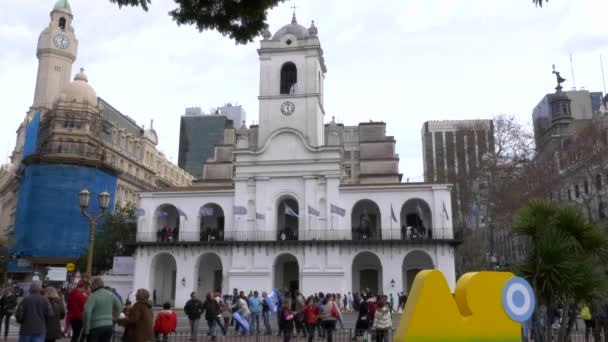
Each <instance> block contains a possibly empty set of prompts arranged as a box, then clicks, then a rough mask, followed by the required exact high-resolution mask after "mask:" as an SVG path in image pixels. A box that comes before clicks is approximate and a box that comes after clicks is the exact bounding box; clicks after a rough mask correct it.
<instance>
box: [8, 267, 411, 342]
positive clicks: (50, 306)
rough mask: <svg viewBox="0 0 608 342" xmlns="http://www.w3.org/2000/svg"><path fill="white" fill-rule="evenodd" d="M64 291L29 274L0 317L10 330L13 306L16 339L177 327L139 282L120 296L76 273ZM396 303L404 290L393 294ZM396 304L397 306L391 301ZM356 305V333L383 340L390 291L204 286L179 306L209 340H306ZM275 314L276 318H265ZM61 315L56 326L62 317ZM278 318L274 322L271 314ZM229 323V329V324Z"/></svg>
mask: <svg viewBox="0 0 608 342" xmlns="http://www.w3.org/2000/svg"><path fill="white" fill-rule="evenodd" d="M65 297H66V299H65V305H64V299H63V298H62V296H61V292H58V291H57V290H56V289H55V288H53V287H42V284H41V283H40V282H38V281H34V282H33V283H32V285H31V288H30V294H29V296H27V297H25V298H24V299H23V300H22V301H21V303H20V304H19V305H17V296H16V295H15V293H14V291H13V290H12V288H7V289H6V290H4V292H3V296H2V297H1V298H0V313H1V315H0V332H1V328H2V326H1V323H2V321H3V320H4V324H5V333H4V336H5V339H6V337H7V336H8V331H9V322H10V317H11V316H12V315H13V314H14V315H15V319H16V321H17V323H18V324H19V337H20V339H19V341H20V342H21V341H23V342H30V341H32V342H41V341H55V340H57V339H61V338H64V337H69V338H71V342H83V341H87V342H109V341H111V340H112V336H113V334H114V331H115V326H116V325H118V326H122V327H124V332H123V333H122V340H123V341H129V342H130V341H134V342H139V341H141V342H144V341H150V340H155V341H168V340H169V337H170V335H171V334H172V333H175V332H176V331H177V321H178V318H177V314H176V312H174V311H173V310H172V308H171V303H164V304H163V308H162V310H161V311H159V312H158V313H157V314H156V317H154V312H153V310H152V301H151V298H150V292H149V291H148V290H146V289H139V290H137V292H136V294H135V303H133V304H131V303H130V302H129V300H128V299H127V302H126V303H125V305H124V307H123V305H122V299H121V298H120V296H119V295H118V293H116V291H114V290H113V289H111V288H108V287H106V286H104V283H103V280H102V279H101V278H92V279H91V281H90V282H89V281H86V280H80V281H79V282H78V283H77V286H76V287H75V288H74V289H72V290H71V291H69V293H67V295H66V296H65ZM398 297H399V306H401V302H402V301H401V298H402V294H399V295H398ZM396 309H397V310H399V307H397V308H396ZM352 311H355V312H357V320H356V326H355V334H354V339H356V338H357V337H363V336H365V337H366V338H368V339H369V338H371V337H372V336H373V337H374V338H375V339H376V341H378V342H385V341H388V339H389V335H390V331H391V329H392V314H393V312H394V311H395V307H394V298H393V296H392V295H390V296H385V295H378V296H374V295H371V294H369V293H365V292H364V293H354V294H350V293H348V294H345V295H342V294H332V293H327V294H324V293H321V292H319V293H316V294H314V295H310V296H308V297H305V296H304V295H303V294H302V293H301V292H300V291H297V290H294V291H288V290H286V291H280V290H274V291H271V292H270V293H267V292H261V293H260V292H258V291H251V292H249V293H248V294H247V295H245V292H244V291H238V290H237V289H234V290H233V293H232V294H221V293H219V292H209V293H207V294H206V295H205V297H204V298H203V300H201V299H199V298H198V296H197V293H196V292H192V293H191V298H190V300H188V301H187V303H186V304H185V307H184V313H185V314H186V316H187V318H188V321H189V327H190V339H191V340H196V339H197V335H198V334H199V332H201V331H202V328H201V327H200V326H199V322H200V320H201V318H204V320H205V321H206V323H207V328H208V329H207V331H206V334H207V336H209V339H210V340H211V341H214V340H215V339H216V336H217V335H218V334H219V333H220V332H221V334H222V335H227V334H235V335H254V334H255V335H268V336H271V335H275V334H276V335H278V336H281V337H282V339H283V341H284V342H289V341H290V339H291V338H293V337H298V336H302V337H304V338H306V339H307V340H308V341H309V342H312V341H313V339H315V337H316V338H319V339H326V340H327V341H328V342H332V340H333V335H334V332H335V330H336V328H342V329H343V328H344V322H343V318H342V313H343V312H352ZM273 315H276V319H271V317H272V316H273ZM62 320H65V325H64V326H63V327H62V325H61V321H62ZM274 321H276V327H273V326H272V324H271V322H274ZM231 328H232V329H234V330H233V332H230V329H231Z"/></svg>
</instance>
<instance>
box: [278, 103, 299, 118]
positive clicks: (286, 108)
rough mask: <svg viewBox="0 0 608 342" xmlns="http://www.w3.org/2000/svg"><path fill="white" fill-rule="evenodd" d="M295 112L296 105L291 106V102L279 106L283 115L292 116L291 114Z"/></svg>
mask: <svg viewBox="0 0 608 342" xmlns="http://www.w3.org/2000/svg"><path fill="white" fill-rule="evenodd" d="M295 111H296V105H294V104H293V102H289V101H287V102H283V104H282V105H281V113H283V115H291V114H293V112H295Z"/></svg>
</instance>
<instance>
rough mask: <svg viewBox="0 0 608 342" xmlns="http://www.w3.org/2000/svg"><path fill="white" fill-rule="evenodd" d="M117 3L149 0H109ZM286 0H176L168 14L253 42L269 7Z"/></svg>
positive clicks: (181, 22)
mask: <svg viewBox="0 0 608 342" xmlns="http://www.w3.org/2000/svg"><path fill="white" fill-rule="evenodd" d="M110 1H111V2H113V3H116V4H118V6H120V7H122V6H135V7H141V8H143V9H144V10H145V11H147V10H148V5H149V4H151V3H152V0H110ZM283 1H285V0H241V1H236V0H175V3H176V4H177V8H176V9H174V10H172V11H170V12H169V15H170V16H171V17H172V18H173V20H175V21H176V22H177V24H178V25H184V24H186V25H196V28H197V29H198V30H199V31H204V30H217V31H218V32H219V33H221V34H223V35H224V36H229V37H230V38H231V39H234V40H235V42H236V43H237V44H246V43H248V42H252V41H253V39H254V38H255V37H257V36H259V35H260V34H261V33H262V31H263V30H265V29H267V28H268V24H267V23H266V18H267V17H268V10H269V9H271V8H273V7H275V6H276V5H278V4H279V3H281V2H283Z"/></svg>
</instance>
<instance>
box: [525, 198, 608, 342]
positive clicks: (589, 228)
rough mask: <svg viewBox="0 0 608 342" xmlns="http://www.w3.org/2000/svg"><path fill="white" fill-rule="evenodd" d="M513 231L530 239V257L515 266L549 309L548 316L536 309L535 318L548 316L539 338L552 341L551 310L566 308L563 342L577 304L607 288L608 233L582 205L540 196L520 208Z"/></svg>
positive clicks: (598, 294)
mask: <svg viewBox="0 0 608 342" xmlns="http://www.w3.org/2000/svg"><path fill="white" fill-rule="evenodd" d="M513 232H514V233H515V234H516V235H520V236H524V237H525V238H527V240H528V244H529V245H528V256H527V258H526V259H525V260H524V261H523V262H522V263H521V264H518V265H516V267H515V269H516V273H518V274H519V275H521V276H522V277H524V278H526V279H527V280H528V281H529V282H530V284H531V285H532V288H533V290H534V292H535V295H536V298H537V302H538V305H539V306H540V305H543V306H544V307H545V308H546V315H547V316H546V317H541V313H540V311H539V310H537V313H536V314H537V319H536V322H540V321H541V320H542V321H544V322H545V330H544V332H541V331H539V330H538V329H535V330H536V333H537V336H535V341H536V340H538V341H552V337H551V323H553V322H552V313H553V310H554V309H555V308H557V307H561V308H563V313H562V327H561V330H560V331H559V339H558V341H568V336H569V335H570V332H571V330H572V327H573V325H574V323H575V321H576V316H577V305H578V304H580V303H583V302H586V303H592V302H593V301H595V300H598V299H600V298H603V297H604V296H605V295H606V294H607V293H608V283H607V279H606V273H605V272H604V270H603V269H602V267H601V265H605V263H606V261H608V235H607V234H606V233H605V232H604V231H603V230H600V229H599V228H598V227H597V226H596V225H595V224H593V223H591V222H590V221H589V220H588V219H587V217H586V216H585V214H584V212H583V211H582V209H581V208H580V207H573V206H560V205H558V204H554V203H549V202H544V201H539V200H534V201H531V202H530V203H529V204H528V205H526V206H525V207H523V208H521V209H520V210H519V211H518V212H517V215H516V220H515V223H514V225H513ZM541 335H542V336H541ZM543 337H544V338H543Z"/></svg>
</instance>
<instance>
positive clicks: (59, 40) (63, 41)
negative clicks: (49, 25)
mask: <svg viewBox="0 0 608 342" xmlns="http://www.w3.org/2000/svg"><path fill="white" fill-rule="evenodd" d="M53 44H55V46H56V47H57V48H58V49H67V48H68V47H69V46H70V40H69V39H68V37H66V36H64V35H62V34H58V35H56V36H55V37H53Z"/></svg>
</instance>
